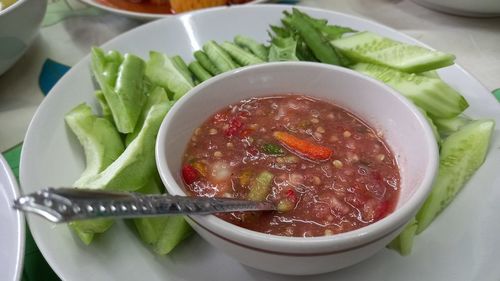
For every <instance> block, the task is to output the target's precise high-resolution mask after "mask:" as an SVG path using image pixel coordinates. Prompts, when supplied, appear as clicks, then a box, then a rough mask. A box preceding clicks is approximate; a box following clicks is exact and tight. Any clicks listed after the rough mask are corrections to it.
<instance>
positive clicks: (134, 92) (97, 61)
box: [91, 48, 145, 133]
mask: <svg viewBox="0 0 500 281" xmlns="http://www.w3.org/2000/svg"><path fill="white" fill-rule="evenodd" d="M91 65H92V70H93V73H94V77H95V78H96V80H97V82H98V83H99V86H100V87H101V90H102V92H103V93H104V96H105V98H106V101H107V103H108V105H109V108H110V109H111V112H112V113H113V119H114V121H115V124H116V127H117V129H118V131H119V132H121V133H130V132H132V131H133V130H134V128H135V125H136V122H137V119H138V118H139V113H140V111H141V108H142V105H143V103H144V100H145V95H144V92H143V86H144V85H143V81H144V77H143V75H144V67H145V65H144V61H143V60H142V59H141V58H139V57H136V56H134V55H130V54H126V55H125V56H124V58H123V62H122V63H121V64H120V67H119V69H118V72H117V74H116V81H115V83H113V81H112V80H113V79H114V78H113V77H114V74H109V73H108V71H109V69H108V68H109V67H107V64H106V57H105V55H104V53H103V51H102V50H101V49H99V48H92V53H91ZM106 73H108V74H106Z"/></svg>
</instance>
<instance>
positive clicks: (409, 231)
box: [387, 218, 418, 256]
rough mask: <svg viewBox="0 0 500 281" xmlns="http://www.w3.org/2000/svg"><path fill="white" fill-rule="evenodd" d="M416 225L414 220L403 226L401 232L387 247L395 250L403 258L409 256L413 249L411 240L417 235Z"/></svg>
mask: <svg viewBox="0 0 500 281" xmlns="http://www.w3.org/2000/svg"><path fill="white" fill-rule="evenodd" d="M417 228H418V223H417V220H416V219H415V218H412V219H411V221H410V222H409V223H408V224H407V225H406V226H405V228H404V229H403V231H402V232H401V233H400V234H399V235H398V236H397V237H396V238H394V240H392V241H391V243H389V245H387V247H388V248H390V249H393V250H396V251H397V252H399V253H400V254H401V255H403V256H407V255H409V254H411V249H412V248H413V238H415V235H416V233H417Z"/></svg>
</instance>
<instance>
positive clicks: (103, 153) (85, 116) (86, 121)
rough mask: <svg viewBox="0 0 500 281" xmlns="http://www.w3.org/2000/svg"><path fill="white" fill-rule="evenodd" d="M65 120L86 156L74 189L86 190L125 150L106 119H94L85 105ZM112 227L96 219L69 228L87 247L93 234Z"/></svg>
mask: <svg viewBox="0 0 500 281" xmlns="http://www.w3.org/2000/svg"><path fill="white" fill-rule="evenodd" d="M64 120H65V121H66V124H67V125H68V127H69V128H70V129H71V130H72V131H73V133H74V134H75V135H76V137H77V138H78V140H79V142H80V144H81V145H82V147H83V150H84V153H85V160H86V168H85V170H84V172H83V173H82V174H81V176H80V178H79V179H78V180H77V181H76V182H75V183H74V186H75V187H86V184H87V182H88V181H89V180H90V179H91V178H92V177H94V176H95V175H97V174H99V173H100V172H101V171H103V170H104V169H106V168H107V167H108V166H109V165H110V164H111V163H112V162H113V161H115V160H116V159H117V158H118V157H119V156H120V154H121V153H122V152H123V150H124V149H125V148H124V145H123V143H122V140H121V137H120V134H119V133H118V131H117V130H116V129H115V127H114V126H113V124H112V123H111V122H110V121H109V120H107V119H105V118H100V117H97V116H95V115H94V114H93V113H92V109H91V108H90V106H88V105H86V104H80V105H78V106H76V107H75V108H73V109H72V110H71V111H70V112H68V113H67V114H66V116H65V117H64ZM112 223H113V221H112V220H106V219H96V220H86V221H78V222H73V223H71V224H70V226H71V227H72V228H73V230H74V231H75V232H76V234H77V235H78V237H80V239H81V240H82V242H83V243H85V244H87V245H88V244H90V243H91V242H92V239H93V237H94V234H95V233H102V232H104V231H106V230H107V229H108V228H109V227H110V226H111V225H112Z"/></svg>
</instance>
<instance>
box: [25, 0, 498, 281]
mask: <svg viewBox="0 0 500 281" xmlns="http://www.w3.org/2000/svg"><path fill="white" fill-rule="evenodd" d="M80 1H82V0H80ZM293 7H296V8H300V9H304V10H307V11H309V12H318V13H326V14H330V15H333V16H335V15H341V16H343V17H346V18H349V19H351V20H354V21H358V22H364V23H366V24H367V25H370V26H376V27H377V28H381V29H384V30H386V31H390V32H391V33H395V34H398V36H400V37H401V38H404V39H405V40H406V41H410V42H412V43H414V44H417V45H420V46H423V47H426V48H429V49H432V50H435V49H434V48H432V47H431V46H429V45H427V44H426V43H424V42H422V41H420V40H418V39H416V38H414V37H412V36H410V35H408V34H406V33H404V32H402V31H399V30H397V29H395V28H392V27H390V26H387V25H384V24H382V23H379V22H377V21H374V20H371V19H368V18H364V17H362V16H357V15H352V14H347V13H343V12H339V11H335V10H328V9H323V8H317V7H309V6H303V5H288V4H266V5H241V6H233V7H231V10H239V9H268V8H271V9H278V8H280V9H283V10H284V9H291V8H293ZM227 9H228V7H227V6H221V7H213V8H207V9H201V10H196V11H192V12H187V13H181V14H175V15H170V16H167V17H163V18H161V19H159V20H155V21H151V22H148V23H145V24H142V25H139V26H137V27H134V28H132V29H130V30H128V31H126V32H124V33H122V34H119V35H117V36H116V37H114V38H112V39H110V40H108V41H107V42H105V43H103V44H101V45H100V46H99V47H101V48H104V49H108V46H109V45H112V44H113V43H114V42H115V41H117V40H121V38H122V37H124V36H127V35H128V34H130V33H135V32H140V30H142V29H147V28H149V26H153V25H157V24H158V25H161V24H163V22H168V21H171V20H173V21H182V18H183V17H193V16H196V15H198V14H206V13H208V14H210V13H213V12H217V11H219V10H227ZM89 61H90V52H89V53H88V54H87V55H86V56H84V57H82V58H81V59H80V60H79V61H78V62H77V63H76V64H75V65H74V66H73V67H72V68H71V69H70V70H69V71H68V72H67V73H66V74H64V75H63V77H61V79H60V80H59V81H58V82H57V83H56V85H54V87H53V88H52V89H51V91H50V92H49V94H48V95H47V96H46V97H45V98H44V99H43V100H42V102H41V103H40V105H39V106H38V108H37V110H36V111H35V114H34V115H33V117H32V119H31V121H30V123H29V126H28V129H27V131H26V135H25V138H24V141H26V140H27V139H28V136H29V133H30V131H32V130H33V129H32V127H33V126H34V125H33V123H34V122H35V120H36V119H37V118H38V117H39V115H40V114H41V112H42V111H44V108H45V107H47V104H50V103H51V102H50V101H51V100H52V99H56V95H54V94H51V93H52V92H54V91H57V88H58V87H57V86H58V84H60V81H62V80H63V79H67V77H66V76H68V75H70V74H71V73H72V72H73V71H74V70H73V69H74V68H76V67H77V66H80V65H81V64H88V63H89ZM449 67H453V68H455V69H457V70H459V71H460V74H461V75H465V76H468V77H470V78H471V79H473V80H474V81H475V82H476V83H477V85H478V86H480V87H481V88H482V89H483V90H484V91H485V93H491V91H490V90H489V89H488V88H487V87H486V86H485V85H484V84H483V83H482V82H481V81H480V80H479V79H477V78H476V77H475V76H474V75H473V74H471V73H469V72H468V71H467V70H465V69H464V68H463V67H462V66H461V65H460V64H458V63H455V64H454V65H452V66H449ZM89 75H90V74H89ZM479 95H480V96H481V97H482V98H484V99H490V100H491V101H492V102H495V104H498V102H497V101H496V99H495V98H494V96H493V95H483V94H479ZM58 98H59V97H57V99H58ZM27 157H28V156H26V152H25V150H22V151H21V159H20V176H19V179H20V182H21V184H20V188H21V190H22V186H23V181H24V180H23V174H24V172H23V170H24V169H25V165H24V164H23V163H24V162H27V161H26V158H27ZM32 218H33V216H26V221H27V223H28V226H31V225H32V224H33V222H32ZM32 236H33V239H34V240H35V242H36V244H37V245H38V244H39V241H40V240H41V239H42V238H41V237H39V235H38V233H36V232H32ZM42 248H43V249H45V248H44V247H43V246H42V247H40V246H39V249H40V252H41V253H42V255H43V257H44V258H45V260H46V261H47V263H48V264H49V265H50V266H51V268H52V269H53V271H54V272H55V273H56V274H57V275H58V276H59V278H61V279H62V280H70V279H63V278H62V273H60V271H59V270H56V269H59V268H60V267H59V266H58V265H57V264H56V261H55V260H52V259H50V258H47V253H48V252H49V251H43V250H42Z"/></svg>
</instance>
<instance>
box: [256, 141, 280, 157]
mask: <svg viewBox="0 0 500 281" xmlns="http://www.w3.org/2000/svg"><path fill="white" fill-rule="evenodd" d="M261 150H262V152H264V153H265V154H268V155H283V154H284V153H285V152H284V151H283V149H282V148H281V146H279V145H277V144H274V143H266V144H264V145H262V147H261Z"/></svg>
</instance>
